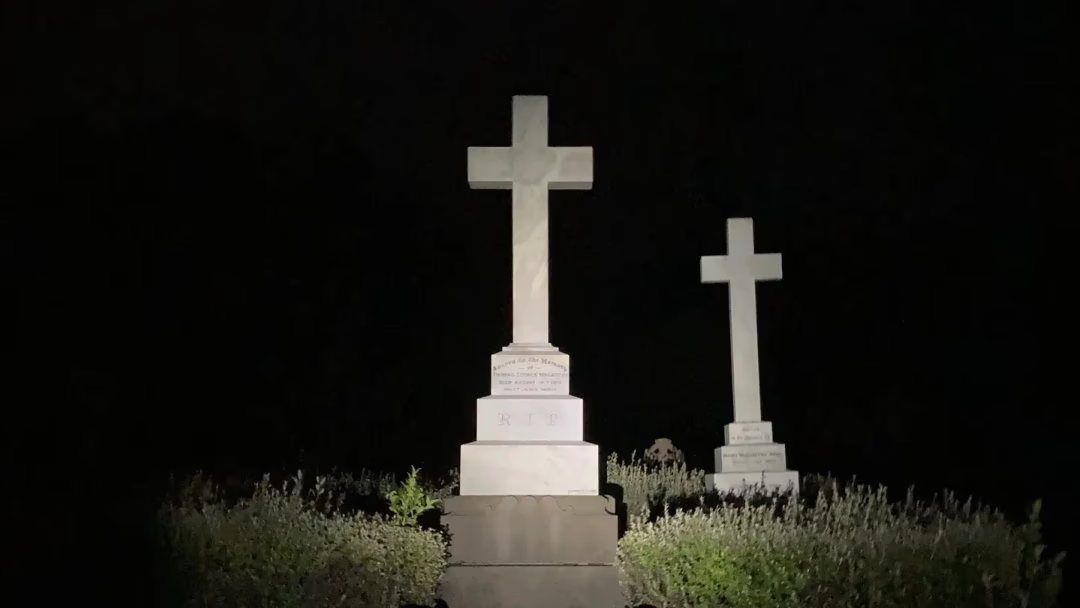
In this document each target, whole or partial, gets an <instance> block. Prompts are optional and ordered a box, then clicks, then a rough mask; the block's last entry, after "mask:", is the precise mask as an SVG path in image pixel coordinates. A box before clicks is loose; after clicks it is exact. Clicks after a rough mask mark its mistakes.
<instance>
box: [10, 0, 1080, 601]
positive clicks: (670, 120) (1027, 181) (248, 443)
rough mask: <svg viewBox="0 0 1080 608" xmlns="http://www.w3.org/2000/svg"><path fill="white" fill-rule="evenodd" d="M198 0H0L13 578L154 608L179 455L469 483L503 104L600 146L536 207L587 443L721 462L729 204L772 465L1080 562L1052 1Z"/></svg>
mask: <svg viewBox="0 0 1080 608" xmlns="http://www.w3.org/2000/svg"><path fill="white" fill-rule="evenodd" d="M219 4H225V3H218V2H191V1H186V2H173V3H165V2H139V3H131V4H130V5H128V6H121V5H115V6H109V7H107V8H106V7H104V6H97V5H94V4H87V5H84V6H82V7H75V6H64V7H62V8H60V7H54V9H53V10H52V12H51V13H48V14H46V13H43V12H41V10H42V9H40V8H37V7H31V8H27V7H25V6H21V5H11V4H6V5H5V8H4V9H3V11H4V13H5V15H4V28H5V30H6V31H4V36H3V37H2V41H0V51H2V52H3V56H4V57H5V58H6V61H7V62H8V64H9V67H8V69H6V70H5V72H6V73H7V76H6V78H5V83H6V86H5V87H4V91H3V95H2V97H3V103H4V105H5V106H7V109H6V110H5V111H3V113H2V115H0V121H2V122H0V124H2V126H3V128H4V134H3V146H4V152H5V153H7V155H8V157H9V160H8V161H6V162H5V165H4V166H5V167H6V169H7V173H8V174H7V175H6V176H5V177H4V179H3V186H0V188H3V191H5V192H6V194H5V195H4V202H5V205H4V214H5V216H7V218H8V220H9V221H5V222H4V232H5V239H4V249H5V252H4V253H5V255H4V257H5V259H6V260H7V261H8V262H9V263H10V264H11V267H12V271H11V274H12V275H13V276H14V278H15V281H16V283H17V286H18V288H17V289H16V291H15V293H14V294H13V299H14V301H15V304H16V315H17V316H16V317H15V318H14V323H13V324H12V329H13V333H14V336H15V340H14V348H13V349H12V351H13V352H14V354H15V355H16V357H15V359H16V360H17V364H16V366H15V367H14V368H13V369H14V371H15V374H14V376H15V378H14V383H13V384H12V386H13V387H16V386H17V387H20V388H21V387H23V386H24V384H25V386H26V388H28V389H30V390H29V391H26V392H22V391H16V390H14V388H13V390H12V391H11V393H10V394H9V399H8V400H5V401H7V408H5V409H6V410H7V411H8V412H9V415H10V419H11V421H12V422H11V423H9V424H5V425H4V432H5V435H7V436H6V437H5V438H4V439H5V442H4V443H5V446H6V447H7V449H9V450H10V451H11V454H10V457H9V459H8V460H9V462H12V463H14V464H15V466H14V467H13V470H12V471H11V472H10V475H11V476H12V477H11V478H9V482H10V483H11V485H12V488H14V489H16V491H14V492H12V493H11V494H12V496H11V497H9V498H8V499H6V500H5V508H7V509H11V510H12V512H13V513H14V514H15V515H16V516H17V517H20V518H24V520H25V521H27V522H29V521H38V520H40V523H35V524H29V523H27V524H26V527H25V528H24V530H23V532H27V534H25V537H26V538H25V540H23V541H22V542H18V543H16V542H12V543H10V544H9V546H10V547H12V549H11V550H10V551H8V554H7V555H6V556H5V558H4V559H5V569H7V570H8V571H9V572H15V573H17V574H19V575H20V576H22V575H27V576H28V575H29V573H30V572H31V570H37V569H38V568H45V569H50V568H53V569H56V568H60V567H61V566H60V564H61V562H62V563H65V564H66V563H68V560H71V561H74V562H82V563H83V567H82V568H78V567H76V568H74V569H73V571H72V573H71V574H68V575H67V577H68V578H67V579H66V580H68V581H73V582H71V583H70V586H71V587H74V588H76V589H78V588H79V585H83V586H84V587H85V588H87V589H90V588H100V589H103V590H107V591H110V592H111V593H112V597H113V599H120V598H125V599H135V600H139V599H140V598H143V597H144V595H143V594H145V593H146V590H147V588H148V586H149V585H148V583H147V580H148V578H147V575H146V573H145V572H143V571H142V570H140V569H139V568H138V567H136V568H134V569H132V568H131V567H130V564H142V563H145V561H144V557H145V547H143V546H142V545H140V544H139V543H140V542H141V540H140V539H142V538H143V537H142V534H143V533H144V531H145V529H144V522H145V520H146V516H147V514H148V513H150V512H152V509H153V507H154V504H155V501H156V500H157V496H158V495H157V494H156V492H157V491H158V490H159V489H160V487H161V486H162V485H163V482H164V480H165V479H166V478H167V476H168V475H169V473H170V472H175V473H178V474H183V473H186V472H190V471H193V470H196V469H203V470H208V471H213V472H217V473H229V472H242V473H257V472H259V471H280V470H294V469H295V468H297V467H301V466H303V467H307V468H313V469H318V470H324V471H325V470H327V469H329V468H331V467H335V466H336V467H338V468H341V469H345V470H355V469H359V468H361V467H368V468H373V469H379V470H386V471H397V472H400V471H403V470H404V469H406V468H407V466H408V465H411V464H415V465H419V466H422V467H424V468H425V470H428V471H431V472H436V471H441V470H444V469H446V468H448V467H451V466H456V465H457V454H458V446H459V445H460V444H461V443H464V442H467V441H470V440H471V438H472V437H473V433H474V430H475V399H476V398H477V397H480V396H482V395H484V394H486V393H487V391H488V386H487V382H488V361H489V359H488V356H489V355H490V354H491V353H492V352H495V351H497V350H498V349H499V348H501V347H502V346H504V345H505V344H506V343H508V342H509V340H510V306H509V304H510V249H509V246H510V202H509V194H508V193H507V192H505V191H496V192H491V191H473V190H470V189H469V188H468V185H467V183H466V175H465V148H466V146H469V145H508V143H509V136H510V97H511V96H512V95H514V94H545V95H549V96H550V117H551V121H550V125H551V127H550V141H551V144H552V145H591V146H593V147H594V148H595V158H596V161H595V162H596V165H595V176H596V182H595V187H594V188H593V190H591V191H586V192H557V193H554V194H553V195H552V196H551V310H552V319H551V337H552V341H553V343H555V344H556V345H557V346H558V347H560V348H561V349H562V350H563V351H564V352H567V353H569V354H570V355H571V357H572V374H571V378H572V387H573V392H574V394H576V395H578V396H580V397H582V398H584V399H585V403H586V412H587V413H586V435H587V439H589V440H592V441H595V442H597V443H599V444H600V445H601V446H602V448H603V449H605V450H613V451H617V452H619V453H621V454H624V455H626V454H628V453H629V452H630V450H633V449H638V450H641V449H643V448H645V447H647V446H648V445H649V444H650V443H651V442H652V440H653V439H655V438H656V437H660V436H666V437H670V438H672V439H673V440H674V441H675V443H676V445H678V446H679V447H681V448H682V449H683V450H684V451H685V452H686V453H687V455H688V459H689V461H690V463H691V464H692V465H694V466H699V467H705V468H711V462H712V460H711V458H712V449H713V448H714V447H715V446H717V445H719V444H720V443H721V438H722V425H723V424H724V423H726V422H728V421H730V418H731V405H730V390H731V389H730V373H729V365H730V362H729V351H728V349H729V342H728V333H727V290H726V288H725V287H724V286H721V285H701V284H700V283H699V275H698V258H699V256H701V255H705V254H720V253H723V252H724V251H725V247H726V243H725V238H724V220H725V218H727V217H730V216H752V217H753V218H754V219H755V231H756V246H757V248H758V251H762V252H780V253H782V254H783V256H784V279H783V280H782V281H780V282H770V283H765V284H760V285H759V287H758V306H759V309H758V312H759V327H760V347H761V353H762V360H761V374H762V383H763V387H762V389H763V406H764V415H765V417H766V419H769V420H772V421H773V423H774V425H775V429H776V433H777V438H778V440H779V441H783V442H785V443H786V444H787V448H788V456H789V463H790V466H791V467H792V468H796V469H798V470H800V471H802V472H804V473H809V472H822V473H824V472H831V473H833V474H835V475H838V476H841V477H850V476H857V477H858V478H859V479H861V480H863V481H867V482H874V483H877V482H883V483H887V484H889V485H890V486H892V487H895V488H897V489H903V488H904V487H906V486H908V485H910V484H915V485H916V486H917V487H918V488H920V489H922V490H925V491H927V492H930V491H934V490H937V489H940V488H945V487H947V488H952V489H954V490H957V491H958V492H960V493H961V494H965V495H967V494H973V495H975V496H976V497H978V498H982V499H985V500H987V501H989V502H991V503H993V504H995V505H999V506H1001V507H1002V508H1003V509H1005V510H1006V512H1007V513H1009V514H1010V515H1011V516H1013V517H1019V516H1021V515H1022V513H1023V511H1024V509H1025V508H1026V506H1027V505H1028V504H1030V502H1031V501H1033V500H1034V499H1036V498H1039V497H1043V498H1045V499H1046V500H1047V504H1046V510H1045V519H1046V521H1047V526H1048V527H1047V534H1048V536H1049V539H1050V541H1051V543H1052V544H1053V545H1054V547H1056V548H1068V547H1069V546H1071V543H1072V542H1073V541H1072V539H1073V537H1074V535H1075V532H1076V528H1075V522H1074V521H1073V519H1072V518H1071V511H1072V509H1073V505H1074V504H1075V502H1074V501H1075V484H1074V482H1073V477H1074V475H1075V474H1076V471H1077V468H1076V467H1077V465H1078V464H1080V462H1078V459H1077V457H1076V452H1077V446H1076V444H1075V441H1074V440H1073V438H1074V437H1075V433H1076V427H1075V425H1074V424H1073V422H1072V420H1071V417H1072V415H1073V409H1074V407H1075V403H1076V399H1075V396H1074V394H1073V393H1071V392H1064V393H1059V392H1058V390H1057V388H1056V387H1057V386H1058V385H1059V384H1065V383H1067V382H1068V380H1069V379H1070V377H1072V376H1073V375H1075V371H1074V370H1073V367H1074V362H1075V355H1074V354H1073V353H1072V351H1071V349H1070V350H1063V351H1058V349H1059V347H1065V346H1068V345H1069V344H1070V343H1071V341H1070V340H1069V339H1067V338H1066V337H1065V333H1066V330H1067V329H1071V326H1070V325H1068V324H1066V323H1064V322H1063V320H1062V319H1063V318H1062V317H1060V316H1059V314H1058V313H1060V312H1068V311H1069V309H1070V308H1071V305H1069V304H1068V303H1067V302H1066V291H1067V290H1066V286H1067V285H1068V284H1069V282H1070V277H1071V275H1072V272H1071V270H1069V269H1068V267H1067V265H1066V263H1065V262H1066V261H1067V259H1068V257H1069V245H1071V242H1070V237H1071V235H1072V227H1073V224H1072V223H1071V221H1070V219H1069V218H1068V217H1067V213H1066V211H1067V206H1068V205H1071V204H1075V203H1076V201H1077V200H1078V198H1077V194H1078V193H1077V182H1076V175H1077V168H1078V167H1077V154H1076V145H1075V141H1076V138H1075V136H1076V130H1075V120H1074V116H1075V114H1074V113H1073V111H1072V109H1071V104H1072V102H1073V101H1074V100H1070V99H1067V98H1066V95H1065V90H1066V88H1067V86H1068V85H1069V84H1070V83H1069V82H1067V81H1068V80H1070V79H1072V74H1073V70H1074V68H1075V67H1076V66H1075V65H1070V64H1071V63H1072V62H1071V60H1070V59H1068V58H1069V57H1070V55H1069V53H1068V52H1067V51H1066V49H1065V44H1064V41H1065V39H1066V33H1067V31H1068V28H1069V27H1071V26H1070V25H1069V17H1071V15H1069V14H1067V13H1066V10H1065V8H1064V3H1059V4H1057V5H1046V6H1041V7H1035V6H1030V5H1026V4H1025V5H1020V4H1019V3H1017V5H1015V6H1010V5H1009V4H1012V3H1001V4H1002V6H1000V7H997V6H994V3H989V4H991V6H986V3H971V4H970V5H969V6H953V7H949V8H942V7H937V6H930V7H922V6H916V5H910V4H904V3H897V2H889V3H884V2H871V3H865V2H846V3H845V2H828V3H813V4H812V5H810V3H798V2H790V1H782V2H781V1H766V2H746V3H739V2H719V3H712V7H711V9H710V10H707V11H706V10H699V9H691V8H682V9H678V10H676V7H675V5H655V4H654V5H652V6H641V7H637V6H631V5H626V6H618V7H614V6H613V7H604V8H601V7H595V6H591V5H592V4H593V3H581V2H565V3H559V2H543V3H528V4H526V3H476V4H472V5H468V4H466V5H462V4H458V3H440V4H439V5H436V6H420V5H419V4H417V3H404V2H385V3H368V2H359V1H354V2H342V1H337V0H335V1H333V2H320V3H313V2H307V3H299V2H298V3H295V4H294V5H292V6H281V5H277V4H263V5H259V6H231V7H219V6H217V5H219ZM505 5H509V6H505ZM526 7H527V8H526ZM1052 352H1063V353H1064V354H1063V355H1055V356H1051V353H1052ZM1062 379H1064V380H1065V382H1061V380H1062ZM17 394H21V395H22V396H19V397H16V395H17ZM16 536H17V537H18V536H20V535H19V534H16ZM57 547H65V548H66V549H64V550H58V549H56V548H57ZM120 547H124V549H122V550H121V549H120ZM128 547H130V548H128ZM115 553H119V554H120V556H119V560H118V559H116V558H115V557H114V554H115ZM31 556H32V557H31ZM20 573H21V574H20ZM71 576H75V577H76V578H74V579H71V578H70V577H71ZM62 586H63V587H68V585H62ZM69 590H70V589H69Z"/></svg>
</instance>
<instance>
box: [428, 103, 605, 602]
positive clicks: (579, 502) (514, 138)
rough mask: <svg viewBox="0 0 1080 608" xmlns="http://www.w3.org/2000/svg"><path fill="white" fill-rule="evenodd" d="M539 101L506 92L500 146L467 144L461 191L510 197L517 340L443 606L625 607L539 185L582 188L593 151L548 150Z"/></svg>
mask: <svg viewBox="0 0 1080 608" xmlns="http://www.w3.org/2000/svg"><path fill="white" fill-rule="evenodd" d="M547 107H548V106H547V97H543V96H515V97H514V98H513V108H512V109H513V128H512V135H511V145H510V146H509V147H470V148H469V149H468V179H469V185H470V186H471V187H473V188H478V189H503V190H510V191H511V200H512V208H511V214H512V232H511V238H512V243H513V342H512V343H511V344H510V345H509V346H506V347H505V348H503V349H502V351H501V352H497V353H495V354H493V355H492V356H491V394H490V395H489V396H486V397H481V398H479V399H477V402H476V415H477V422H476V441H473V442H471V443H466V444H464V445H462V446H461V486H460V496H453V497H450V498H448V499H446V500H445V501H444V504H443V517H442V522H443V524H444V525H446V526H447V528H448V530H449V532H450V535H451V546H450V554H451V555H450V566H449V568H448V570H447V573H446V575H445V577H444V578H443V582H442V585H441V588H440V595H441V597H442V598H443V599H444V600H445V601H446V602H447V603H448V604H449V605H450V606H451V607H452V608H453V607H457V606H468V607H470V608H473V607H476V608H483V607H491V608H494V607H496V606H498V607H509V606H515V607H518V606H520V607H527V606H545V607H546V606H567V607H570V606H582V607H586V606H588V607H590V608H591V607H595V606H621V605H622V598H621V595H620V593H619V587H618V575H617V573H616V571H615V567H614V562H615V546H616V543H617V541H618V516H617V515H616V505H615V501H614V499H612V498H611V497H609V496H601V495H599V489H600V483H599V482H600V458H599V448H598V446H596V445H595V444H592V443H587V442H585V441H584V438H583V425H582V418H583V403H582V400H581V399H579V398H577V397H574V396H572V395H570V357H569V355H567V354H565V353H562V352H560V351H559V349H558V348H556V347H554V346H552V345H551V343H550V342H549V337H548V190H549V189H552V190H559V189H589V188H591V187H592V177H593V170H592V159H593V155H592V148H588V147H549V146H548V141H547V124H548V112H547Z"/></svg>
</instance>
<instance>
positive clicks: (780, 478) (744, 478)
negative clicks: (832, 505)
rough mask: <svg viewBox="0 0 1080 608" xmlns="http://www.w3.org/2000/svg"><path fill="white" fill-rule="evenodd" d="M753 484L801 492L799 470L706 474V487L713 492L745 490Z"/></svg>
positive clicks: (769, 488) (767, 488)
mask: <svg viewBox="0 0 1080 608" xmlns="http://www.w3.org/2000/svg"><path fill="white" fill-rule="evenodd" d="M751 486H759V487H762V486H763V487H764V488H765V489H766V490H791V491H793V492H795V493H798V492H799V472H798V471H747V472H736V473H711V474H709V475H706V476H705V489H707V490H708V491H710V492H712V491H713V490H716V491H717V492H743V491H746V490H747V489H749V488H750V487H751Z"/></svg>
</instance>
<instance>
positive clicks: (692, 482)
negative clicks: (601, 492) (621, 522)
mask: <svg viewBox="0 0 1080 608" xmlns="http://www.w3.org/2000/svg"><path fill="white" fill-rule="evenodd" d="M607 480H608V483H613V484H616V485H618V486H620V487H621V488H622V490H623V496H622V500H623V502H624V503H626V510H627V513H629V514H630V516H631V517H632V518H639V517H644V516H646V515H647V514H648V512H649V511H650V510H651V509H654V508H655V507H656V506H658V505H663V504H664V503H665V502H667V501H671V500H677V499H684V498H695V499H696V498H697V497H699V496H701V495H703V494H704V493H705V471H702V470H700V469H690V468H687V466H686V465H685V464H668V465H651V464H646V463H645V461H644V460H641V459H640V458H638V457H637V456H636V455H635V454H630V460H628V461H627V462H620V461H619V458H618V456H617V455H615V454H611V455H609V456H608V459H607Z"/></svg>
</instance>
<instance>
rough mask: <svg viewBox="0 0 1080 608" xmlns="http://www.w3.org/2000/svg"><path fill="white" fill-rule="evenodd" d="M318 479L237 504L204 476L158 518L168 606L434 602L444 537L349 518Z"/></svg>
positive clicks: (354, 607)
mask: <svg viewBox="0 0 1080 608" xmlns="http://www.w3.org/2000/svg"><path fill="white" fill-rule="evenodd" d="M327 486H328V483H327V480H326V479H325V478H318V479H316V482H315V484H314V486H313V487H311V488H309V489H307V490H305V489H304V484H303V478H302V476H301V475H299V474H298V475H297V476H296V477H294V478H293V479H292V480H290V481H286V482H284V483H282V484H281V485H280V487H277V486H275V485H274V484H272V483H271V482H270V480H269V478H268V477H264V478H263V480H262V481H261V482H260V483H258V484H256V486H255V489H254V493H253V495H252V496H251V497H249V498H243V499H240V500H238V501H236V502H235V503H234V504H227V503H226V501H224V500H222V499H221V497H220V494H219V492H218V489H217V487H216V486H215V485H214V484H213V483H211V482H209V481H207V480H206V479H204V478H202V477H195V478H194V479H192V480H190V481H189V482H187V483H186V484H184V485H183V486H182V487H181V488H180V491H179V492H178V494H177V496H175V497H173V499H172V500H170V501H169V502H167V503H166V504H165V505H164V506H163V507H162V508H161V511H160V513H159V516H160V523H161V531H162V539H161V540H162V548H163V550H164V557H165V560H164V564H163V565H164V568H165V571H166V574H167V576H166V580H167V583H166V586H167V589H166V598H165V599H166V600H169V599H171V600H172V603H174V604H176V605H181V606H199V607H222V608H225V607H234V606H235V607H255V606H258V607H293V606H297V607H300V606H303V607H308V606H310V607H315V606H319V607H323V606H340V607H349V608H360V607H363V608H368V607H371V608H374V607H383V606H386V607H391V606H392V607H395V608H396V607H397V606H400V605H401V604H405V603H418V604H428V603H431V602H432V601H433V599H434V595H435V590H436V586H437V584H438V581H439V578H440V577H441V576H442V573H443V571H444V570H445V567H446V544H445V542H444V541H443V538H442V536H441V534H440V533H438V532H436V531H431V530H422V529H419V528H415V527H406V526H400V525H395V524H393V523H391V522H389V521H387V520H386V519H385V518H383V517H381V516H377V515H376V516H372V515H365V514H360V513H357V514H346V513H343V512H341V510H340V509H339V506H340V500H339V498H340V496H337V495H335V494H334V493H333V492H331V491H330V490H328V489H327Z"/></svg>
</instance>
